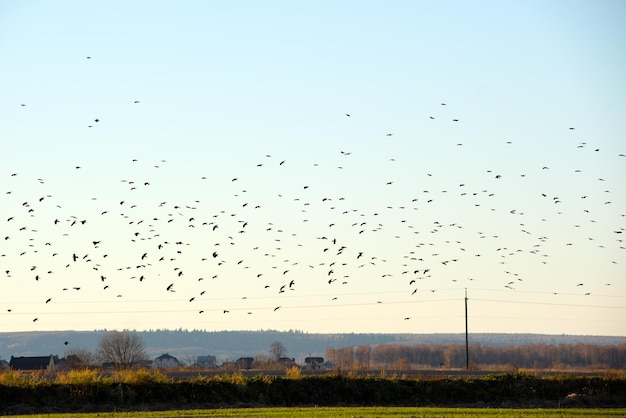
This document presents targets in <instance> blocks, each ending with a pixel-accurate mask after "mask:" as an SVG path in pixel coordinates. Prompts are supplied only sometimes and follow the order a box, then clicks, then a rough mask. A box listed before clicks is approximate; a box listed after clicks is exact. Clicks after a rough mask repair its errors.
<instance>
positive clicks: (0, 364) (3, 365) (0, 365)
mask: <svg viewBox="0 0 626 418" xmlns="http://www.w3.org/2000/svg"><path fill="white" fill-rule="evenodd" d="M0 370H9V362H8V361H6V360H0Z"/></svg>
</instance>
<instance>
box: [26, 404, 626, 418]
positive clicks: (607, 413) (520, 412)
mask: <svg viewBox="0 0 626 418" xmlns="http://www.w3.org/2000/svg"><path fill="white" fill-rule="evenodd" d="M14 416H15V417H28V418H37V417H51V418H76V417H80V418H96V417H98V418H107V417H114V418H149V417H162V418H167V417H190V418H200V417H212V418H220V417H251V418H280V417H296V418H298V417H302V418H304V417H314V418H319V417H333V418H360V417H362V418H374V417H442V418H444V417H455V418H465V417H505V418H513V417H541V418H544V417H626V409H497V408H493V409H491V408H395V407H391V408H387V407H380V408H379V407H346V408H233V409H203V410H178V411H150V412H99V413H89V414H77V413H71V414H43V415H14Z"/></svg>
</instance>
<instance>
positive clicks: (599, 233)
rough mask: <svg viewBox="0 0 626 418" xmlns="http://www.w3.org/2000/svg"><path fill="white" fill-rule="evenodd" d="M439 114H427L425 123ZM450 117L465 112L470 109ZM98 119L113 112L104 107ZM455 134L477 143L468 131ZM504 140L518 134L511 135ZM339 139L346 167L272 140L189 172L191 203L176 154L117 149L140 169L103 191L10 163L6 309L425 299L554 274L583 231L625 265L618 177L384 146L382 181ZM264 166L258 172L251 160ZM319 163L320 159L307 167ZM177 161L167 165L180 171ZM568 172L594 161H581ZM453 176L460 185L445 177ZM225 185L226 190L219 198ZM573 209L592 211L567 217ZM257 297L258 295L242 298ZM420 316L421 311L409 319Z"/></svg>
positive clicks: (224, 311) (249, 310) (339, 156)
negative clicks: (91, 300) (393, 167)
mask: <svg viewBox="0 0 626 418" xmlns="http://www.w3.org/2000/svg"><path fill="white" fill-rule="evenodd" d="M88 58H89V57H88ZM134 103H135V104H139V103H140V102H139V101H138V100H137V101H134ZM22 106H24V107H25V106H26V104H22ZM439 106H447V105H446V103H440V104H439ZM345 117H346V118H350V123H352V121H353V120H354V119H355V118H354V116H353V114H351V113H346V114H345ZM438 119H439V116H437V118H436V117H435V116H430V115H424V120H425V123H429V122H428V121H431V122H432V121H435V120H438ZM447 121H449V122H453V123H459V122H460V120H459V119H458V118H456V117H454V118H452V117H449V118H448V119H447ZM93 122H94V123H96V124H101V123H102V121H101V119H100V118H95V119H94V120H93ZM88 127H90V128H92V127H94V124H93V123H91V124H89V125H88ZM568 130H569V131H574V128H569V129H568V127H565V128H563V132H564V134H565V135H566V134H567V133H568ZM570 134H571V132H570ZM381 136H382V137H381V141H392V140H394V139H395V138H396V136H393V133H385V134H384V135H381ZM573 144H574V145H572V148H576V149H578V151H579V152H580V155H581V160H584V159H586V158H594V157H596V156H597V155H600V154H602V150H601V149H600V148H599V147H593V146H590V145H588V144H587V143H585V142H573ZM452 146H453V147H454V148H457V149H462V148H463V147H464V144H463V143H458V142H455V143H454V144H452ZM502 146H503V147H515V146H516V144H515V143H512V142H510V141H502ZM331 153H332V157H331V158H329V160H332V161H333V162H334V161H337V160H340V161H342V162H341V163H340V164H341V165H339V166H336V167H332V169H329V168H328V167H329V166H330V164H326V161H318V162H315V161H307V162H306V166H307V167H306V170H303V169H302V167H301V165H302V164H305V163H303V162H302V161H297V162H295V161H290V160H289V159H287V158H281V157H275V156H273V155H272V154H266V155H262V156H260V158H259V160H258V161H257V162H256V163H254V164H251V166H250V167H247V168H246V170H245V171H244V174H236V173H235V175H231V176H228V177H227V178H226V177H224V175H223V173H220V174H219V175H216V174H214V173H207V175H205V176H202V177H200V178H195V179H191V178H188V179H186V180H185V181H184V183H182V182H181V184H185V188H186V189H188V195H189V196H191V195H192V194H194V193H198V195H195V198H193V199H190V198H189V199H186V200H183V199H181V201H178V202H175V201H172V199H171V198H170V197H168V193H170V194H172V196H175V197H172V198H173V199H180V197H178V196H179V192H180V191H176V192H175V193H174V191H173V190H172V189H171V188H170V189H168V186H167V185H165V184H163V182H162V181H161V180H160V179H161V178H163V177H162V175H158V176H156V175H154V173H156V172H157V171H161V172H162V171H167V170H169V168H168V165H169V164H170V163H169V161H167V160H160V161H158V162H156V163H155V162H145V161H144V160H143V159H142V158H141V156H137V158H133V159H129V160H127V161H126V162H121V163H118V166H119V165H120V164H121V165H122V166H123V167H124V168H123V169H121V170H119V171H121V172H126V171H129V172H133V173H139V174H137V177H136V178H117V179H110V178H106V177H105V178H104V180H102V178H101V177H98V178H99V179H100V180H99V181H100V182H101V183H106V185H105V186H102V187H101V188H100V189H101V191H100V192H98V193H99V194H98V193H96V196H91V197H89V198H87V197H85V196H84V195H83V194H80V193H76V194H72V191H68V190H64V191H62V190H63V189H58V185H53V186H52V187H50V188H48V183H49V182H48V181H47V180H46V179H44V178H39V177H35V176H33V175H32V174H31V173H30V172H28V171H26V172H14V173H0V175H2V176H3V179H2V182H1V183H0V184H1V186H2V188H4V189H5V190H2V191H1V192H2V195H1V197H0V206H1V207H2V213H5V214H6V217H5V218H4V219H2V221H3V225H2V228H1V231H2V236H1V237H0V265H1V266H2V271H1V276H0V280H3V282H4V285H3V287H5V289H6V288H7V285H8V288H10V292H5V291H3V297H2V299H1V300H0V303H1V304H2V305H3V306H0V308H2V313H3V314H5V315H8V314H15V313H19V312H20V309H22V307H21V305H19V304H18V305H15V306H13V304H12V301H13V300H17V299H19V298H18V297H14V295H13V294H16V295H17V294H20V295H23V294H24V293H27V294H32V295H33V296H32V298H31V299H30V300H31V302H32V303H33V304H36V303H37V302H36V301H33V300H32V299H33V298H40V301H39V307H36V308H34V309H33V308H32V307H30V308H28V309H27V310H28V311H29V312H31V311H36V312H38V313H34V314H33V316H32V317H30V318H29V319H28V321H32V322H37V321H40V322H41V321H46V320H47V318H46V316H45V315H46V312H47V310H46V306H49V305H53V304H55V303H56V302H57V301H60V302H61V303H71V302H72V301H79V300H80V298H81V296H80V294H81V292H86V291H87V292H90V295H93V296H94V297H96V298H98V299H99V300H108V301H112V302H115V300H120V301H123V300H124V299H125V298H126V297H127V296H128V295H129V294H130V295H134V296H141V295H144V294H145V295H151V296H148V297H153V298H154V297H157V296H154V295H160V296H158V297H163V298H168V297H169V298H172V300H177V301H181V300H184V301H185V303H188V304H191V305H189V306H193V307H194V308H193V311H194V312H195V314H197V315H205V316H206V315H207V314H210V313H213V314H218V313H219V315H222V316H223V315H233V314H234V313H237V312H239V313H240V314H243V315H253V314H255V313H256V312H257V311H260V310H267V311H271V312H277V311H281V312H282V311H285V312H287V310H286V309H285V308H289V303H291V304H292V306H291V307H296V306H295V305H294V304H295V303H297V302H294V299H293V298H291V299H290V296H292V295H296V294H298V295H300V296H303V297H307V295H310V296H313V295H317V294H319V293H320V292H322V294H324V295H327V297H326V299H327V300H328V302H327V303H328V304H330V305H327V304H326V303H319V305H318V306H317V307H318V308H319V309H326V307H327V306H332V304H338V305H340V304H341V301H342V299H344V298H345V297H346V296H349V295H354V294H359V292H366V293H365V295H366V297H369V299H368V300H369V301H370V302H371V303H373V304H374V303H375V304H383V303H386V302H387V300H386V299H385V293H386V292H387V291H390V292H391V291H395V292H397V293H395V294H398V293H401V294H402V295H403V297H407V298H417V297H419V296H420V295H423V294H429V293H434V292H437V291H440V290H443V289H446V288H448V287H450V286H452V287H453V288H459V289H462V288H466V287H468V285H470V286H474V285H475V283H484V282H487V284H486V285H485V284H482V285H483V286H487V287H494V286H495V287H496V288H499V289H502V290H507V291H515V290H516V289H530V290H532V289H541V290H546V288H547V287H549V286H547V285H546V283H544V280H543V279H537V278H535V277H533V274H535V273H530V272H532V271H537V269H541V268H548V267H541V266H549V265H550V263H551V257H553V256H555V257H557V258H559V257H565V258H567V257H568V255H567V254H568V253H567V251H568V247H572V246H579V245H584V246H587V247H588V248H591V247H593V248H594V250H593V251H596V250H598V249H600V251H604V254H607V258H606V260H604V259H603V260H595V261H597V262H603V263H607V264H610V266H608V267H607V268H609V269H611V268H613V269H620V268H621V269H623V267H620V265H619V264H620V262H623V261H624V260H625V258H626V257H625V254H626V251H625V246H624V243H623V240H622V236H623V235H622V234H623V232H624V226H623V225H624V221H625V219H626V218H625V217H624V216H625V215H624V214H623V213H617V216H615V210H614V208H612V209H608V208H610V207H611V206H612V205H613V206H614V203H613V202H612V201H611V199H610V198H609V197H608V196H611V192H612V191H611V190H610V189H606V188H605V184H608V183H609V182H608V181H607V179H605V178H597V179H596V178H593V179H589V178H586V179H585V180H584V181H580V184H581V186H580V189H581V190H580V193H578V192H579V190H578V187H577V186H576V185H574V186H572V185H571V184H570V190H569V191H568V192H565V195H563V194H556V193H554V192H553V191H551V190H550V187H551V186H550V184H549V181H550V180H549V179H547V178H546V179H542V178H541V176H542V175H545V173H546V172H549V171H550V170H552V169H551V168H550V166H549V165H542V164H536V165H535V166H534V167H529V169H528V171H527V172H524V173H518V174H516V176H515V177H516V179H515V180H511V177H513V176H512V175H511V174H510V173H508V172H507V173H506V174H503V173H502V172H496V171H494V170H491V169H488V168H486V167H480V170H478V169H477V170H476V173H474V177H472V179H473V182H474V184H470V183H466V182H455V183H450V182H449V181H448V180H437V177H438V176H440V175H441V174H442V173H437V172H422V171H420V169H419V168H414V169H413V170H412V172H411V173H410V177H412V179H411V180H409V179H407V178H406V176H405V177H398V178H384V177H383V176H386V175H391V174H388V172H387V171H385V170H386V169H385V167H386V166H387V164H394V163H395V162H396V160H401V159H402V158H403V157H406V159H408V158H410V156H408V155H407V156H402V157H398V156H396V157H394V158H388V159H386V160H384V161H383V159H382V157H381V161H380V165H379V166H371V165H370V166H369V170H368V171H369V173H368V175H367V176H369V177H368V181H369V179H370V178H373V179H378V183H377V184H376V185H371V184H370V185H364V184H363V183H362V179H361V178H360V176H361V175H363V173H362V172H359V171H357V170H356V169H355V170H354V171H353V172H351V171H350V169H351V167H352V166H351V164H352V161H354V160H358V159H359V154H360V153H359V150H341V149H336V150H333V151H332V152H331ZM407 153H408V151H407ZM622 157H624V154H619V155H612V156H609V157H605V158H622ZM624 163H626V159H625V160H624ZM618 164H619V163H618ZM472 168H473V167H472ZM64 169H65V170H66V171H70V170H71V171H73V174H71V176H72V177H74V178H80V177H81V176H86V177H87V178H91V177H90V176H94V175H99V174H94V171H96V170H91V171H90V167H88V166H84V165H82V164H81V165H74V166H73V167H71V168H69V167H67V168H64ZM337 169H340V170H337ZM464 169H465V168H464ZM155 170H157V171H155ZM251 170H253V171H252V172H254V170H257V171H256V172H255V173H258V174H254V175H250V171H251ZM311 170H318V171H317V172H315V171H313V174H301V172H306V173H310V172H311ZM174 171H176V170H170V172H169V174H166V175H165V177H167V176H179V175H181V173H175V172H174ZM391 172H392V171H389V173H391ZM84 173H86V174H84ZM339 173H340V174H339ZM393 173H395V174H394V175H397V172H393ZM448 174H449V173H448ZM563 174H564V173H562V172H561V173H560V175H561V176H562V175H563ZM182 175H184V173H182ZM567 175H572V176H576V175H579V176H584V175H585V173H584V172H582V170H580V169H577V170H575V171H574V172H573V173H568V174H567ZM526 177H529V178H534V179H537V178H539V181H538V182H536V180H528V181H535V182H536V183H534V184H535V186H530V187H527V188H526V189H525V192H524V193H522V192H517V191H516V190H513V189H515V188H516V187H519V185H518V184H519V181H526ZM305 179H308V180H305ZM477 180H478V181H480V182H481V183H479V184H476V182H477ZM86 181H89V180H86ZM567 181H569V180H567ZM567 181H566V182H567ZM571 181H572V182H578V181H579V179H578V178H573V179H572V180H571ZM331 184H332V187H330V186H331ZM582 184H588V185H590V186H584V187H583V186H582ZM442 185H445V186H446V189H445V190H436V189H434V188H431V187H430V186H434V187H439V186H442ZM359 187H360V188H361V189H364V190H360V191H359V190H358V189H359ZM544 187H545V189H544ZM327 189H330V190H331V192H330V193H326V191H327ZM216 190H218V191H221V193H223V196H222V195H219V193H218V196H217V197H216V195H215V193H216V192H215V191H216ZM572 190H573V191H572ZM526 192H528V193H526ZM570 192H571V193H570ZM66 193H69V195H67V196H64V194H66ZM516 196H517V197H516ZM388 198H389V199H390V201H393V203H392V204H389V203H388V201H387V200H386V199H388ZM512 199H515V200H512ZM574 199H575V200H576V201H574ZM364 200H365V201H366V203H363V201H364ZM531 200H532V201H531ZM591 201H593V202H591ZM581 202H584V203H585V204H583V203H581ZM587 202H590V204H589V205H586V203H587ZM518 204H521V207H522V208H519V207H517V206H516V205H518ZM617 204H619V202H617ZM524 207H525V208H527V209H523V208H524ZM588 207H593V208H594V210H593V211H590V210H589V209H587V208H588ZM505 208H506V209H505ZM618 211H619V209H618ZM503 212H504V213H503ZM526 212H528V213H526ZM563 214H567V215H568V218H567V219H568V220H569V219H572V218H573V219H576V220H577V222H576V223H575V224H573V225H560V226H557V227H555V226H554V224H558V223H559V216H560V215H563ZM496 219H498V220H497V221H496ZM502 219H504V221H503V220H502ZM492 222H493V223H492ZM559 228H562V229H563V230H565V229H567V231H568V232H567V233H566V234H563V235H564V236H568V237H571V236H574V237H578V238H576V239H580V240H579V241H572V242H570V241H567V242H563V241H561V240H560V237H559V236H558V235H557V236H555V232H556V233H558V231H559ZM576 229H580V230H583V231H585V232H582V233H581V234H579V235H576V232H575V231H574V232H572V230H576ZM546 231H550V232H546ZM585 234H586V236H585ZM583 236H584V238H583ZM607 237H610V238H611V239H609V240H607ZM559 262H561V261H559ZM528 266H532V268H528ZM538 266H539V267H538ZM622 266H623V264H622ZM615 271H617V270H615ZM546 274H547V273H546ZM551 274H558V273H556V272H555V271H552V273H551ZM486 276H489V277H490V278H489V279H484V277H486ZM494 277H497V278H494ZM542 277H545V276H542ZM597 280H601V279H600V278H595V277H590V278H589V281H580V280H576V281H575V282H572V283H571V286H570V288H565V289H563V288H561V289H552V290H546V291H552V292H553V293H554V294H555V295H556V294H559V293H560V292H562V293H568V292H578V294H581V295H591V294H592V292H591V290H588V289H589V288H591V286H589V285H590V284H592V282H594V281H597ZM44 284H45V288H46V291H47V292H52V293H51V294H47V295H41V296H39V293H38V291H37V287H38V286H44ZM602 285H603V286H611V285H613V283H612V282H606V283H604V282H603V283H602ZM479 286H481V285H480V284H479ZM595 288H596V289H597V286H596V287H595ZM226 289H229V290H226ZM235 292H239V294H238V298H239V299H240V302H239V303H237V304H235V303H233V306H231V305H229V303H232V302H231V300H230V299H228V298H226V297H219V296H220V295H224V294H231V295H232V294H234V293H235ZM367 292H369V293H367ZM73 295H75V296H73ZM368 295H369V296H368ZM318 296H319V295H318ZM248 298H249V299H250V300H251V301H252V300H253V301H254V302H250V304H248V305H245V304H244V305H242V304H241V301H245V300H246V299H248ZM264 298H266V299H267V300H272V301H276V300H279V301H280V300H281V299H280V298H284V299H283V300H284V301H285V303H282V302H278V303H273V304H272V305H271V306H262V307H259V306H258V305H255V303H257V304H258V303H259V301H261V302H260V303H263V302H262V301H263V300H264ZM165 300H166V301H167V299H165ZM155 303H157V304H158V303H159V302H155ZM348 305H349V304H348ZM240 306H241V307H240ZM313 307H315V306H313ZM347 307H348V308H349V306H347ZM412 318H413V316H412V314H409V313H407V314H406V315H403V316H401V317H399V318H398V319H399V320H409V319H412ZM21 320H23V319H21ZM3 321H5V322H6V321H14V320H13V319H8V318H5V319H3ZM15 321H17V319H16V320H15Z"/></svg>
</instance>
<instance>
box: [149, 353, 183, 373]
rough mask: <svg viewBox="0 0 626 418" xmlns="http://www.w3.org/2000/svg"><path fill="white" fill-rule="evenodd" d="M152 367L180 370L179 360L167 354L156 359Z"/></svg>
mask: <svg viewBox="0 0 626 418" xmlns="http://www.w3.org/2000/svg"><path fill="white" fill-rule="evenodd" d="M152 367H154V368H155V369H178V367H179V365H178V359H177V358H176V357H174V356H171V355H169V354H168V353H165V354H162V355H160V356H159V357H157V358H155V359H154V362H153V363H152Z"/></svg>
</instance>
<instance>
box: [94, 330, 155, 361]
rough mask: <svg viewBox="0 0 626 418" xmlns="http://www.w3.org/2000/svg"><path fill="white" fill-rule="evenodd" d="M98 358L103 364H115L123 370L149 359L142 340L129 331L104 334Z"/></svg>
mask: <svg viewBox="0 0 626 418" xmlns="http://www.w3.org/2000/svg"><path fill="white" fill-rule="evenodd" d="M96 356H97V357H98V359H99V360H100V361H101V362H103V363H107V362H109V363H113V365H114V366H115V367H119V368H123V369H130V368H132V367H134V366H136V365H137V364H138V363H140V362H141V361H144V360H147V359H148V355H147V353H146V349H145V347H144V345H143V340H142V338H141V337H140V336H139V335H138V334H136V333H134V332H131V331H128V330H124V331H111V332H107V333H106V334H104V335H103V336H102V339H101V340H100V344H99V345H98V349H97V351H96Z"/></svg>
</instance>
